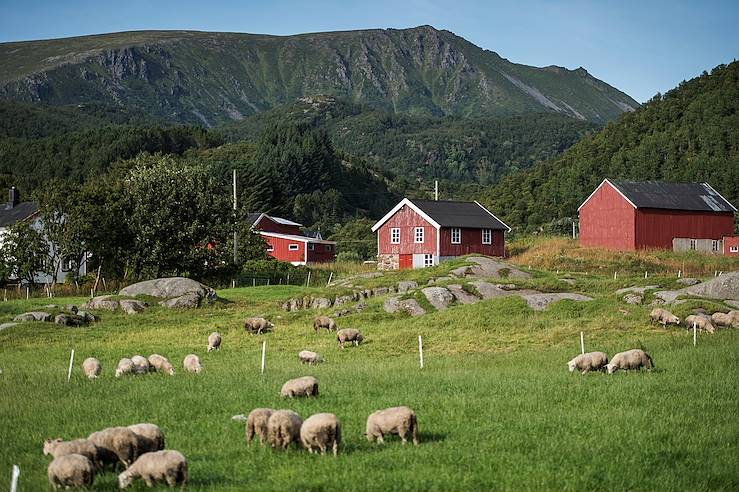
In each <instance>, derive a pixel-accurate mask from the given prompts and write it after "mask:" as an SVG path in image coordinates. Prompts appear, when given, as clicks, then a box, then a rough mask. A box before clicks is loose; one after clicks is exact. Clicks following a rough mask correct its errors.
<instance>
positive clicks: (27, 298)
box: [26, 287, 31, 300]
mask: <svg viewBox="0 0 739 492" xmlns="http://www.w3.org/2000/svg"><path fill="white" fill-rule="evenodd" d="M30 298H31V292H30V291H29V290H28V287H26V300H29V299H30Z"/></svg>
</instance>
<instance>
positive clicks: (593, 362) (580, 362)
mask: <svg viewBox="0 0 739 492" xmlns="http://www.w3.org/2000/svg"><path fill="white" fill-rule="evenodd" d="M606 364H608V354H606V353H605V352H588V353H587V354H580V355H578V356H577V357H575V358H574V359H572V360H571V361H569V362H568V363H567V367H568V368H569V369H570V372H573V371H574V370H575V369H577V370H578V371H582V374H587V373H588V372H590V371H599V370H601V369H603V368H604V366H605V365H606Z"/></svg>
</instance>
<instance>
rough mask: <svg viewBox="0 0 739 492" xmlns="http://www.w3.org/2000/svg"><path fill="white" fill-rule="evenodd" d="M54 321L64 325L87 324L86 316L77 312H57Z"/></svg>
mask: <svg viewBox="0 0 739 492" xmlns="http://www.w3.org/2000/svg"><path fill="white" fill-rule="evenodd" d="M54 323H56V324H58V325H64V326H83V325H86V324H87V321H85V319H84V318H82V317H81V316H78V315H76V314H71V313H70V314H57V315H56V317H55V318H54Z"/></svg>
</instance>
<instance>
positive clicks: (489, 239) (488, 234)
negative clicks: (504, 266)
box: [482, 229, 493, 244]
mask: <svg viewBox="0 0 739 492" xmlns="http://www.w3.org/2000/svg"><path fill="white" fill-rule="evenodd" d="M482 244H493V231H492V230H491V229H483V230H482Z"/></svg>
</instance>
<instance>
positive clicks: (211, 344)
mask: <svg viewBox="0 0 739 492" xmlns="http://www.w3.org/2000/svg"><path fill="white" fill-rule="evenodd" d="M221 342H222V339H221V334H220V333H218V332H217V331H214V332H213V333H211V334H210V335H208V352H211V351H213V350H221Z"/></svg>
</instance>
